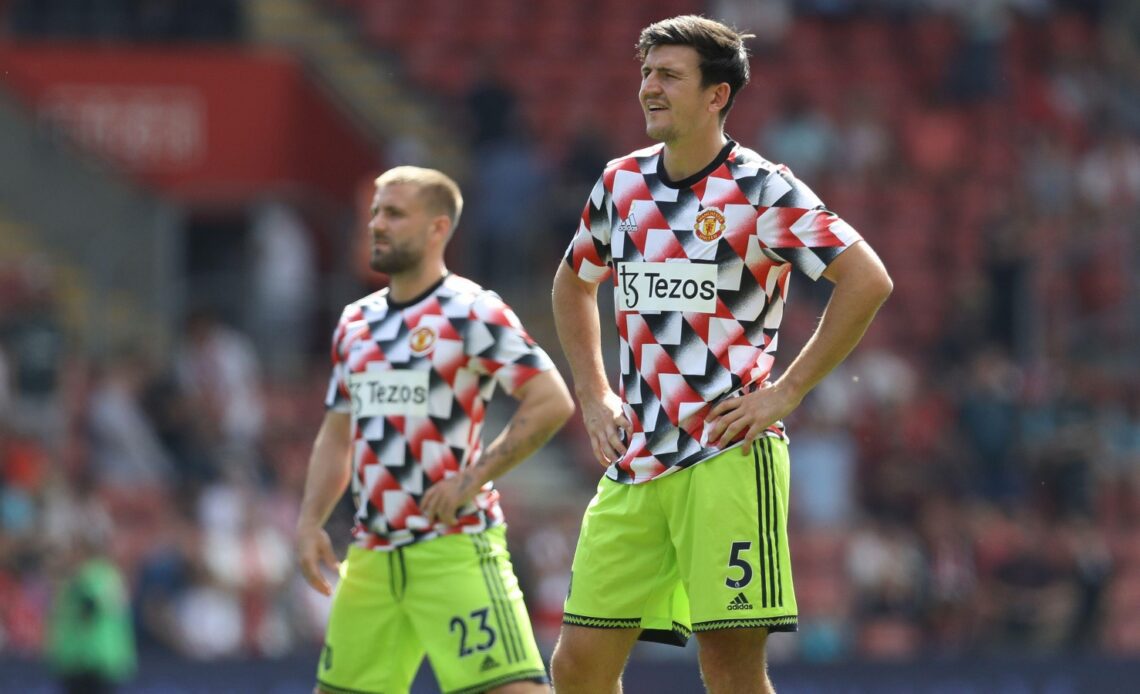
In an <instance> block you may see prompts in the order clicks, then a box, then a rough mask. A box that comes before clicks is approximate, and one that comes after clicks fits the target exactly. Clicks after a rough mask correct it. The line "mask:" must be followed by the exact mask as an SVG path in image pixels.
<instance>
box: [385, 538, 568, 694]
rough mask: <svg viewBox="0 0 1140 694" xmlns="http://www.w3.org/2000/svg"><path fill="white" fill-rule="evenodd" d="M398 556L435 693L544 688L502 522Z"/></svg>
mask: <svg viewBox="0 0 1140 694" xmlns="http://www.w3.org/2000/svg"><path fill="white" fill-rule="evenodd" d="M403 559H404V569H405V576H406V579H407V580H406V584H405V588H404V603H403V604H404V609H405V610H406V611H407V612H408V614H409V616H410V619H411V621H412V626H413V628H414V629H415V631H416V634H417V635H418V636H419V637H420V640H421V641H423V643H424V646H425V648H426V649H427V655H428V660H429V661H430V662H431V665H432V670H433V671H434V672H435V676H436V680H438V682H439V687H440V689H441V690H442V691H444V692H511V693H512V694H516V693H517V694H523V693H536V692H548V691H550V688H549V686H548V683H549V677H547V674H546V666H545V664H544V663H543V661H542V654H541V653H539V650H538V645H537V643H536V642H535V640H534V633H533V632H532V630H531V625H530V617H529V616H528V615H527V611H526V605H525V603H524V601H523V594H522V590H521V589H520V588H519V582H518V578H516V576H515V572H514V569H513V567H512V566H511V559H510V554H509V553H508V552H507V542H506V529H505V528H504V527H503V526H498V527H494V528H490V529H488V530H486V531H483V532H480V533H474V534H466V533H465V534H459V535H448V536H446V537H441V538H438V539H435V540H430V541H428V542H423V543H420V544H416V545H412V546H410V547H407V548H406V549H404V551H403Z"/></svg>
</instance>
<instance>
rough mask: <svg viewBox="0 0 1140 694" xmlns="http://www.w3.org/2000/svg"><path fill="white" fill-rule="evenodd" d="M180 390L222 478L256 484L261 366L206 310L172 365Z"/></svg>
mask: <svg viewBox="0 0 1140 694" xmlns="http://www.w3.org/2000/svg"><path fill="white" fill-rule="evenodd" d="M175 371H176V373H177V375H178V381H179V384H180V385H181V387H182V388H183V389H184V390H185V392H186V393H188V394H189V396H190V398H191V401H192V402H193V403H194V407H195V410H196V411H197V412H198V414H199V416H202V417H204V418H205V421H206V422H207V424H208V427H209V435H210V442H211V443H212V444H213V451H212V454H213V455H214V457H215V459H216V461H217V464H218V466H219V469H220V470H221V472H222V475H223V476H225V477H226V478H227V479H233V480H246V481H250V480H254V479H256V478H257V476H258V474H259V471H258V470H257V464H258V450H257V449H258V446H259V444H260V436H261V434H262V427H263V425H264V422H265V409H264V403H263V401H262V392H261V389H262V367H261V360H260V358H259V357H258V354H257V352H256V350H255V349H254V348H253V345H252V344H251V342H250V340H249V338H248V337H246V336H245V335H244V334H242V333H240V332H238V331H237V330H234V329H233V328H230V327H229V326H227V325H225V324H224V323H223V322H222V321H221V319H219V318H218V316H217V315H216V314H215V313H214V312H213V311H210V310H206V309H200V310H196V311H194V312H193V313H191V315H190V316H189V318H188V319H187V320H186V332H185V334H184V336H183V339H182V342H181V345H180V346H179V349H178V354H177V357H176V361H175Z"/></svg>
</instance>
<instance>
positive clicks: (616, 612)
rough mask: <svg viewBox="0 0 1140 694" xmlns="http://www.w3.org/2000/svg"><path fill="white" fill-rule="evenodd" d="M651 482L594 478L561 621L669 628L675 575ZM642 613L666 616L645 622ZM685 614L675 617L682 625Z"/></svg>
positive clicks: (663, 520)
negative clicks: (662, 620)
mask: <svg viewBox="0 0 1140 694" xmlns="http://www.w3.org/2000/svg"><path fill="white" fill-rule="evenodd" d="M655 484H657V482H651V483H649V484H645V485H626V484H618V483H616V482H613V481H611V480H608V479H603V480H602V481H601V482H600V483H599V485H598V492H597V494H596V495H595V496H594V498H593V499H592V500H591V501H590V504H589V506H587V508H586V513H585V515H584V516H583V518H582V528H581V531H580V533H579V535H578V545H577V548H576V549H575V551H574V562H573V565H572V567H571V574H570V589H569V593H568V595H567V597H566V606H565V613H564V616H563V621H564V623H566V624H573V625H576V626H586V627H593V628H600V629H606V628H612V629H629V628H638V627H656V626H661V627H662V628H668V627H669V621H668V618H669V617H670V611H671V608H672V605H673V594H674V589H675V587H676V586H678V585H679V577H678V575H677V570H676V556H675V554H674V551H673V546H672V542H671V540H670V538H669V529H668V523H667V520H666V518H665V516H664V514H663V513H662V511H661V508H660V506H659V504H658V503H657V501H656V489H655V488H654V487H653V485H655ZM647 617H653V618H665V619H666V621H665V623H664V624H663V625H656V624H654V625H649V624H647V623H646V622H645V620H646V618H647ZM685 617H686V618H684V619H681V620H680V621H683V622H685V623H686V624H687V622H688V620H687V615H685Z"/></svg>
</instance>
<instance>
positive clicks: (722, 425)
mask: <svg viewBox="0 0 1140 694" xmlns="http://www.w3.org/2000/svg"><path fill="white" fill-rule="evenodd" d="M801 399H802V396H798V395H793V394H790V393H788V392H787V391H786V389H785V388H781V387H780V386H779V384H772V383H764V384H762V385H761V386H760V387H759V388H757V389H756V390H754V391H752V392H751V393H748V394H747V395H741V396H740V397H736V398H729V399H727V400H725V401H724V402H721V403H718V404H717V406H716V407H714V408H712V409H711V410H709V413H708V415H707V416H706V417H705V421H706V422H708V423H710V424H712V425H713V426H712V429H710V430H709V437H708V442H709V444H710V445H713V446H716V447H717V448H724V447H726V446H728V445H730V444H731V443H732V442H733V441H735V440H736V439H737V437H739V436H740V435H741V434H744V438H743V439H742V440H743V442H744V446H745V447H748V446H751V445H752V442H753V441H755V440H756V439H758V438H760V435H761V434H763V433H764V430H765V429H767V428H768V427H769V426H771V425H772V424H773V423H775V422H778V421H779V420H781V419H783V418H784V417H786V416H788V415H789V414H791V412H792V410H794V409H796V407H797V406H799V404H800V400H801Z"/></svg>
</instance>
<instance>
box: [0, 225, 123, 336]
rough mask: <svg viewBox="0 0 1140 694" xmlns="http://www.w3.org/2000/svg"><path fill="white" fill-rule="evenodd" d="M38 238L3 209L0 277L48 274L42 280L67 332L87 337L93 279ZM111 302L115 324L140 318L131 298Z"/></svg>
mask: <svg viewBox="0 0 1140 694" xmlns="http://www.w3.org/2000/svg"><path fill="white" fill-rule="evenodd" d="M36 236H37V235H36V234H35V233H34V232H33V231H32V230H31V229H29V228H27V227H25V226H23V225H21V224H19V223H17V222H14V221H12V220H11V219H10V217H9V215H8V211H7V210H5V209H4V208H3V207H2V206H0V276H5V277H7V276H8V275H9V274H23V273H36V272H46V273H47V274H46V276H45V277H44V278H43V279H44V280H46V281H47V282H49V283H50V285H51V291H52V297H53V300H54V302H55V306H56V307H57V308H58V310H59V317H60V320H61V321H62V323H63V327H64V330H65V331H67V332H68V333H69V334H71V335H84V334H88V333H89V332H90V329H91V328H90V326H89V325H88V321H90V320H91V317H90V315H89V313H88V312H87V311H85V310H84V304H85V302H86V301H87V300H88V297H90V296H92V294H93V289H92V287H93V282H92V280H91V277H90V276H89V275H88V273H87V272H86V271H84V269H83V267H82V266H80V265H77V264H75V263H74V262H69V261H67V260H65V259H62V258H61V257H60V256H59V254H58V253H53V252H51V250H50V249H48V248H46V247H44V245H43V244H42V242H41V241H40V240H38V239H37V238H36ZM11 299H12V297H6V300H11ZM108 299H109V304H108V307H107V309H108V314H110V315H112V316H113V317H112V318H111V321H112V322H114V323H117V324H120V325H125V324H127V323H129V321H130V320H131V319H132V318H131V317H132V316H135V315H137V313H135V312H136V311H137V310H138V306H137V304H136V302H134V301H132V300H131V299H130V297H129V296H125V295H123V294H122V293H118V294H117V295H116V296H115V297H108Z"/></svg>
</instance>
